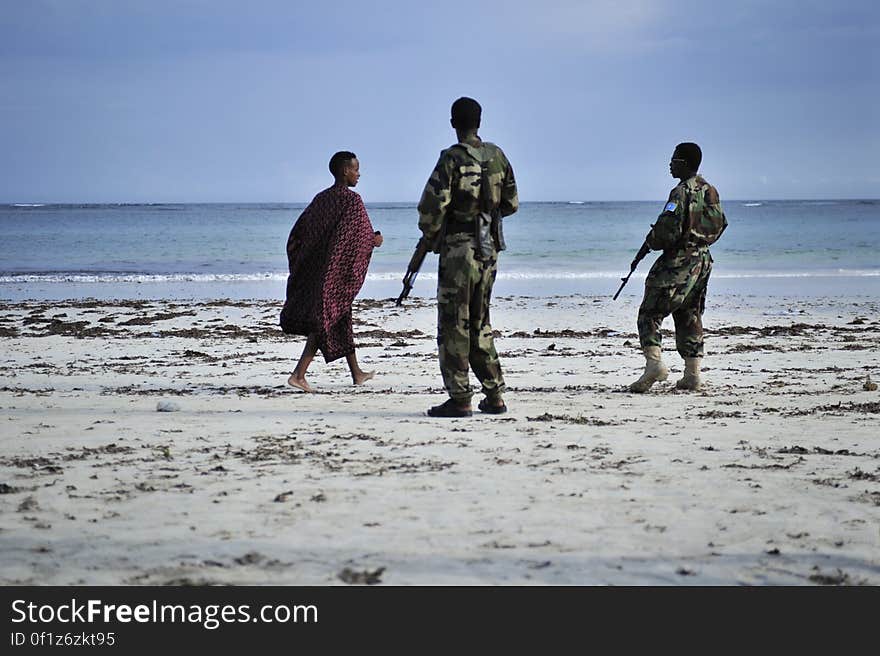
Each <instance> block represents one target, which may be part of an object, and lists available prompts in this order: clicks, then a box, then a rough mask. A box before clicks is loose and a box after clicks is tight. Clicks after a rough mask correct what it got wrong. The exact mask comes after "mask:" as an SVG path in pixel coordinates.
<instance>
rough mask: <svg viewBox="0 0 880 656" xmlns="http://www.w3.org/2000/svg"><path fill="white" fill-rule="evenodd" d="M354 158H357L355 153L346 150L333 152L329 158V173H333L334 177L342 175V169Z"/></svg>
mask: <svg viewBox="0 0 880 656" xmlns="http://www.w3.org/2000/svg"><path fill="white" fill-rule="evenodd" d="M355 158H357V155H355V154H354V153H352V152H349V151H347V150H340V151H339V152H338V153H333V157H331V158H330V173H332V174H333V177H334V178H338V177H339V176H341V175H342V170H343V169H344V168H345V167H346V165H347V164H348V163H349V162H350V161H351V160H353V159H355Z"/></svg>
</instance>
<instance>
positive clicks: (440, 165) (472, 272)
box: [418, 98, 519, 417]
mask: <svg viewBox="0 0 880 656" xmlns="http://www.w3.org/2000/svg"><path fill="white" fill-rule="evenodd" d="M481 112H482V109H481V107H480V104H479V103H478V102H477V101H476V100H474V99H472V98H459V99H458V100H456V101H455V102H454V103H453V104H452V120H451V123H452V127H453V128H455V132H456V135H457V136H458V143H457V144H455V145H453V146H451V147H449V148H447V149H446V150H444V151H442V152H441V153H440V159H439V161H438V162H437V165H436V166H435V167H434V171H433V172H432V173H431V177H430V178H429V179H428V183H427V184H426V185H425V190H424V192H423V193H422V198H421V200H420V201H419V208H418V209H419V229H420V230H421V231H422V234H423V236H424V238H425V239H427V240H428V241H429V243H434V244H436V247H435V252H439V254H440V268H439V271H438V282H437V309H438V318H437V345H438V347H439V357H440V373H441V374H442V376H443V384H444V386H445V387H446V391H447V393H448V394H449V399H448V400H447V401H446V402H445V403H443V404H441V405H438V406H434V407H432V408H430V409H429V410H428V415H430V416H431V417H468V416H470V415H472V414H473V412H472V410H471V396H472V394H473V393H472V390H471V385H470V381H469V367H470V368H472V369H473V371H474V374H476V376H477V378H478V379H479V381H480V383H481V385H482V391H483V394H485V396H486V398H485V399H483V400H481V401H480V403H479V406H478V407H479V409H480V410H481V411H482V412H486V413H490V414H501V413H503V412H506V411H507V406H506V405H505V404H504V400H503V399H502V394H503V393H504V389H505V387H504V377H503V376H502V375H501V363H500V362H499V360H498V353H497V352H496V351H495V344H494V340H493V338H492V326H491V324H490V321H489V300H490V298H491V296H492V284H493V283H494V282H495V273H496V271H497V263H498V251H500V250H503V249H504V238H503V236H502V234H501V217H504V216H508V215H510V214H513V213H514V212H516V210H517V208H518V207H519V200H518V198H517V192H516V181H515V180H514V177H513V169H512V168H511V167H510V162H508V161H507V157H506V156H505V155H504V153H503V152H502V150H501V149H500V148H499V147H498V146H496V145H495V144H491V143H489V142H488V141H482V140H481V139H480V137H479V136H477V129H478V128H479V127H480V116H481ZM438 238H439V239H438Z"/></svg>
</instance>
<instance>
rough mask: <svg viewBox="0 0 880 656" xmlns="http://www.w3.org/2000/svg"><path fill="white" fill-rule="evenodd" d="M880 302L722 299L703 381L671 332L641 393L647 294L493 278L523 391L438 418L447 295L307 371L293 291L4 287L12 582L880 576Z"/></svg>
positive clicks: (2, 521)
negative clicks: (202, 293) (438, 326)
mask: <svg viewBox="0 0 880 656" xmlns="http://www.w3.org/2000/svg"><path fill="white" fill-rule="evenodd" d="M878 309H880V303H877V302H873V301H865V300H864V299H862V300H859V299H855V298H851V299H843V300H834V299H816V300H785V299H766V298H763V299H762V298H757V297H752V298H737V297H714V298H712V297H710V307H709V308H708V311H707V314H706V317H705V325H706V327H707V357H706V359H705V361H704V366H705V374H704V377H705V379H706V381H707V385H706V387H705V389H704V391H702V392H699V393H681V392H676V391H675V390H674V380H675V379H676V378H677V377H678V376H679V375H680V372H681V360H680V359H679V358H678V356H677V355H676V354H675V352H674V350H672V349H673V344H674V340H673V339H672V337H671V334H670V335H669V336H668V337H667V338H666V340H665V348H666V350H665V356H666V359H667V361H668V363H669V364H670V365H671V367H672V369H673V375H672V376H670V380H669V381H668V382H666V383H663V384H659V385H657V386H655V388H654V389H653V390H652V391H651V392H650V393H648V394H646V395H641V396H640V395H633V394H629V393H626V392H623V391H622V390H623V388H624V386H625V384H626V383H628V382H630V381H631V380H633V379H634V378H636V377H637V376H638V374H639V371H640V368H641V365H642V360H641V356H640V352H639V351H638V349H637V346H638V339H637V337H636V336H635V334H634V332H635V313H636V299H635V297H628V298H627V299H624V300H623V301H622V302H621V301H618V302H617V303H612V302H611V301H610V299H609V298H607V297H604V298H590V297H564V298H542V299H527V298H502V299H496V300H495V301H494V304H493V324H494V326H495V328H496V330H497V331H500V337H499V338H498V339H497V346H498V349H499V351H500V353H501V356H502V364H503V366H504V369H505V375H506V378H507V384H508V386H509V391H508V394H507V397H506V399H507V402H508V405H509V406H510V412H509V413H508V414H506V415H503V416H484V415H481V414H480V413H479V412H476V413H475V415H474V417H473V418H468V419H461V420H441V419H431V418H428V417H426V416H425V415H424V411H425V410H426V409H427V407H428V406H429V405H433V404H436V403H439V402H441V401H443V399H444V396H443V392H442V385H441V382H440V376H439V372H438V369H437V363H436V355H435V353H436V344H435V341H434V338H433V334H434V326H435V309H434V306H433V304H432V302H430V301H427V300H419V299H415V300H413V301H411V302H408V304H407V307H406V308H405V309H403V310H401V309H398V308H394V306H393V303H392V302H391V301H381V302H377V301H359V302H358V303H357V304H356V306H355V318H356V326H355V330H356V332H357V333H358V339H357V341H358V343H359V345H360V346H359V350H358V354H359V358H360V360H361V363H362V365H363V367H364V369H367V370H375V371H376V378H375V379H374V380H372V381H370V382H369V383H368V384H367V385H365V386H363V387H358V388H355V387H353V386H352V385H351V384H350V380H349V378H348V372H347V369H346V367H345V364H344V361H338V362H334V363H332V364H331V365H326V364H325V363H324V362H323V360H321V359H318V360H316V361H315V363H314V364H313V365H312V368H311V371H310V372H309V380H310V382H311V384H312V385H313V386H314V387H315V388H317V389H318V390H319V392H320V393H318V394H314V395H309V394H305V393H302V392H299V391H297V390H294V389H293V388H290V387H288V386H287V385H286V384H285V381H286V378H287V376H288V375H289V373H290V371H291V369H292V367H293V364H294V363H295V361H296V358H297V357H298V356H299V353H300V351H301V349H302V346H303V340H302V339H293V338H289V337H285V336H283V335H281V333H280V332H279V330H278V329H277V328H276V317H277V313H278V310H279V306H278V305H277V304H272V303H266V302H262V301H259V302H257V301H253V302H243V303H226V302H223V301H219V302H217V303H216V304H213V305H212V304H185V303H172V302H167V301H156V302H147V303H142V304H141V305H140V306H126V305H124V304H123V305H120V304H118V303H114V302H84V301H79V302H76V301H69V302H51V303H49V302H31V303H6V304H0V335H2V337H0V343H2V345H3V353H2V356H0V388H2V389H0V492H2V494H0V512H2V515H0V582H2V583H3V584H59V585H67V584H98V585H100V584H183V583H233V584H296V585H328V584H340V585H342V584H343V582H342V580H341V579H340V577H339V574H340V572H342V571H343V570H344V569H346V568H348V569H349V570H351V571H353V572H355V573H374V574H376V579H378V580H380V581H381V582H382V583H384V584H393V585H407V584H441V585H446V584H468V585H469V584H588V585H592V584H635V585H643V584H648V585H654V584H690V585H702V584H710V585H718V584H721V585H734V584H795V585H798V584H807V585H812V584H816V583H835V582H838V583H849V584H859V583H867V584H873V585H877V584H880V430H878V428H880V392H877V391H868V390H865V389H864V383H865V380H866V376H867V375H869V374H870V375H871V376H872V378H873V379H874V380H876V381H878V382H880V359H878V353H880V312H878ZM163 313H164V314H167V315H175V314H178V313H192V314H183V315H178V316H166V317H165V318H162V314H163ZM157 315H158V317H157ZM53 317H54V318H55V319H56V322H55V323H54V324H52V323H49V322H50V321H51V320H52V319H53ZM149 318H153V319H154V320H153V321H151V322H149V323H144V324H142V325H138V324H137V323H135V324H128V325H123V323H124V322H126V321H128V320H131V319H136V320H137V319H149ZM77 321H85V322H87V323H86V324H81V325H79V326H77V325H76V324H74V323H73V322H77ZM853 321H855V322H856V323H852V322H853ZM666 327H667V328H671V319H670V320H668V323H667V324H666ZM83 330H85V336H83V332H82V331H83ZM90 331H91V333H90ZM108 331H118V332H116V333H112V334H108ZM538 331H541V332H538ZM562 331H575V334H569V333H564V332H562ZM49 333H54V334H49ZM77 333H79V336H78V335H77ZM543 333H549V334H547V335H545V334H543ZM478 398H479V397H475V399H474V400H475V402H476V401H477V400H478ZM160 402H169V403H170V404H171V405H172V407H173V406H174V405H176V406H178V407H179V411H174V412H158V411H157V404H159V403H160ZM383 568H384V569H383ZM378 570H381V571H378ZM377 571H378V573H377Z"/></svg>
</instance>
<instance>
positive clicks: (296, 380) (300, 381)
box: [287, 374, 315, 392]
mask: <svg viewBox="0 0 880 656" xmlns="http://www.w3.org/2000/svg"><path fill="white" fill-rule="evenodd" d="M287 384H288V385H290V386H291V387H298V388H299V389H301V390H302V391H303V392H314V391H315V390H313V389H312V388H311V387H309V384H308V383H307V382H306V377H305V376H303V377H302V378H300V377H298V376H297V375H296V374H290V378H288V379H287Z"/></svg>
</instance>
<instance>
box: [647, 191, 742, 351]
mask: <svg viewBox="0 0 880 656" xmlns="http://www.w3.org/2000/svg"><path fill="white" fill-rule="evenodd" d="M726 227H727V219H726V218H725V216H724V212H723V211H722V209H721V201H720V199H719V198H718V191H717V190H716V189H715V187H713V186H712V185H710V184H709V183H708V182H706V180H704V179H703V177H702V176H701V175H695V176H693V177H692V178H690V179H688V180H685V181H683V182H680V183H679V184H678V185H677V186H676V187H675V188H674V189H673V190H672V191H671V192H670V194H669V201H668V202H667V203H666V206H665V207H664V208H663V212H662V213H661V214H660V216H659V217H658V219H657V222H656V223H655V224H654V225H653V226H651V232H649V233H648V236H647V237H646V238H645V241H646V243H647V244H648V246H649V247H650V248H651V250H662V251H663V255H661V256H660V257H659V258H657V261H656V262H654V266H653V267H651V271H650V273H648V278H647V280H646V281H645V297H644V299H643V300H642V305H641V307H640V308H639V319H638V326H639V340H640V341H641V345H642V348H643V349H644V348H647V347H649V346H660V324H661V323H662V322H663V319H665V318H666V317H667V316H669V315H670V314H672V318H673V320H674V321H675V345H676V348H677V349H678V352H679V353H680V354H681V356H682V357H684V358H701V357H703V322H702V314H703V310H704V309H705V306H706V285H707V283H708V282H709V274H710V273H711V272H712V256H711V255H710V254H709V246H710V245H711V244H713V243H715V242H716V241H717V240H718V238H719V237H720V236H721V233H722V232H724V229H725V228H726Z"/></svg>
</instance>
